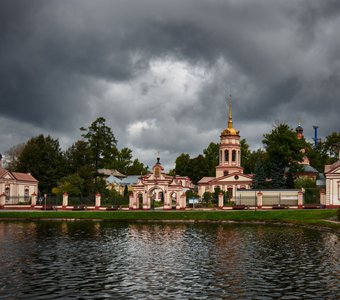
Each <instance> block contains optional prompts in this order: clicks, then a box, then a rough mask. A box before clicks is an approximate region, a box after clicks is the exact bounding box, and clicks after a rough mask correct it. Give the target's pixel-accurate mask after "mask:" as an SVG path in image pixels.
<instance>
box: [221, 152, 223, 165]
mask: <svg viewBox="0 0 340 300" xmlns="http://www.w3.org/2000/svg"><path fill="white" fill-rule="evenodd" d="M222 161H223V152H222V150H221V151H220V164H221V163H222Z"/></svg>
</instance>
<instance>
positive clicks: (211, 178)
mask: <svg viewBox="0 0 340 300" xmlns="http://www.w3.org/2000/svg"><path fill="white" fill-rule="evenodd" d="M213 179H215V177H203V178H202V179H201V180H200V181H199V182H198V183H208V182H209V181H211V180H213Z"/></svg>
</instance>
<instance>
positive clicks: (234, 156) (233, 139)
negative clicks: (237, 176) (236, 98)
mask: <svg viewBox="0 0 340 300" xmlns="http://www.w3.org/2000/svg"><path fill="white" fill-rule="evenodd" d="M232 173H243V168H242V167H241V144H240V135H239V131H238V130H236V129H235V128H234V127H233V115H232V99H231V95H230V96H229V112H228V127H227V128H226V129H224V130H223V131H222V133H221V135H220V149H219V164H218V166H217V167H216V177H222V176H227V175H229V174H232Z"/></svg>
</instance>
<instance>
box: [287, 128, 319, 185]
mask: <svg viewBox="0 0 340 300" xmlns="http://www.w3.org/2000/svg"><path fill="white" fill-rule="evenodd" d="M295 131H296V135H297V138H298V139H302V138H303V137H304V135H303V128H302V126H301V124H299V125H298V126H297V127H296V128H295ZM305 151H306V150H305V149H303V150H302V152H303V153H305ZM300 164H301V167H302V170H301V171H299V172H297V174H296V175H297V177H298V178H304V179H311V180H313V181H315V182H316V185H317V186H319V187H321V186H325V177H324V175H323V174H322V173H320V172H319V171H318V170H317V169H315V168H314V167H313V166H311V164H310V161H309V158H308V157H307V155H304V156H303V161H302V162H301V163H300ZM287 171H288V170H287Z"/></svg>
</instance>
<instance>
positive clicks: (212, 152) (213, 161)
mask: <svg viewBox="0 0 340 300" xmlns="http://www.w3.org/2000/svg"><path fill="white" fill-rule="evenodd" d="M219 148H220V146H219V144H218V143H210V144H209V146H208V147H207V148H206V149H204V150H203V154H204V157H205V159H206V161H207V164H208V166H209V173H208V174H206V176H215V173H216V166H217V165H218V163H219Z"/></svg>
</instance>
